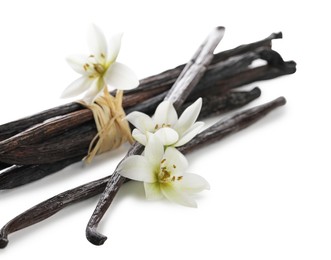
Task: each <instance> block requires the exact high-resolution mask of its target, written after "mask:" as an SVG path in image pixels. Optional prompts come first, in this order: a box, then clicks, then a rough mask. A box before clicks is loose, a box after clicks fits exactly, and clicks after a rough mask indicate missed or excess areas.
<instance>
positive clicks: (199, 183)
mask: <svg viewBox="0 0 331 260" xmlns="http://www.w3.org/2000/svg"><path fill="white" fill-rule="evenodd" d="M179 183H180V186H181V189H182V190H184V191H185V192H189V193H196V192H200V191H203V190H209V189H210V186H209V183H208V182H207V181H206V180H205V179H204V178H203V177H201V176H200V175H197V174H193V173H186V174H185V175H184V176H183V179H181V181H180V182H179Z"/></svg>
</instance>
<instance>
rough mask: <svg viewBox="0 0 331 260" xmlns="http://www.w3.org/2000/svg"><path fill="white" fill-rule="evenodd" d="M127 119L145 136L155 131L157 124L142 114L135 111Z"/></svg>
mask: <svg viewBox="0 0 331 260" xmlns="http://www.w3.org/2000/svg"><path fill="white" fill-rule="evenodd" d="M125 118H126V120H128V121H129V122H130V123H131V124H132V125H134V126H135V127H136V128H138V129H139V130H140V131H141V132H142V133H144V134H145V133H146V132H152V131H154V130H155V124H154V122H153V120H152V118H150V117H149V116H148V115H146V114H144V113H142V112H138V111H134V112H132V113H130V114H128V115H127V116H126V117H125Z"/></svg>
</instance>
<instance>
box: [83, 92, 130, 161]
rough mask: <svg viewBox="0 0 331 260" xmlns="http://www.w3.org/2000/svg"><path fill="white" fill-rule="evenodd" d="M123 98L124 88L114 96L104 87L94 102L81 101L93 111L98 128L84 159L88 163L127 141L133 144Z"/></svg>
mask: <svg viewBox="0 0 331 260" xmlns="http://www.w3.org/2000/svg"><path fill="white" fill-rule="evenodd" d="M122 100H123V91H122V90H118V91H117V93H116V96H115V97H113V96H112V95H110V94H109V92H108V89H107V88H106V87H104V92H103V95H101V96H99V97H98V98H97V99H96V100H95V101H94V102H93V103H92V104H87V103H86V102H84V101H79V103H80V104H81V105H83V106H85V107H86V108H89V109H90V110H91V111H92V113H93V116H94V121H95V125H96V127H97V130H98V133H97V135H96V136H95V137H94V138H93V139H92V141H91V143H90V146H89V150H88V154H87V155H86V156H85V158H84V159H83V160H84V161H85V162H86V163H91V162H92V160H93V158H94V156H95V155H97V154H100V153H104V152H106V151H110V150H113V149H116V148H118V147H119V146H121V145H122V144H123V143H125V142H127V141H129V142H130V143H131V144H132V143H133V142H134V141H133V138H132V136H131V130H130V127H129V123H128V122H127V121H126V120H125V119H124V118H125V112H124V109H123V106H122Z"/></svg>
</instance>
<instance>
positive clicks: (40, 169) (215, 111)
mask: <svg viewBox="0 0 331 260" xmlns="http://www.w3.org/2000/svg"><path fill="white" fill-rule="evenodd" d="M260 94H261V90H260V89H259V88H254V89H252V90H251V91H230V92H228V93H226V94H225V95H223V96H208V97H203V98H202V99H203V102H202V103H203V105H202V109H201V112H200V115H199V119H205V118H208V117H210V116H214V115H220V114H222V113H225V112H228V111H231V110H233V109H236V108H239V107H242V106H244V105H246V104H248V103H249V102H251V101H253V100H255V99H256V98H258V97H259V96H260ZM164 96H165V95H164V94H162V96H161V97H160V100H159V101H158V102H156V103H155V104H149V103H148V102H144V103H145V104H144V103H142V104H139V105H138V106H136V109H134V110H138V111H143V112H144V113H147V114H149V115H151V114H152V113H153V112H154V111H155V109H156V107H157V105H158V104H159V102H160V101H161V100H162V99H163V98H164ZM191 104H192V102H186V103H185V104H184V105H183V108H182V111H183V110H184V109H185V108H186V107H188V106H189V105H191ZM182 111H180V113H181V112H182ZM53 141H54V142H55V143H57V140H56V139H54V140H53ZM82 151H83V154H82V155H78V156H76V157H73V158H70V156H72V154H65V155H64V157H65V158H66V159H63V160H61V161H56V162H53V163H48V164H38V165H35V164H33V165H19V166H13V167H11V168H10V169H8V170H6V171H4V172H3V173H0V190H3V189H12V188H15V187H18V186H21V185H24V184H27V183H30V182H32V181H35V180H38V179H41V178H43V177H46V176H48V175H50V174H52V173H54V172H57V171H59V170H61V169H63V168H65V167H67V166H68V165H70V164H73V163H75V162H78V161H81V160H82V158H83V157H84V155H85V150H82ZM75 154H79V153H78V152H76V153H75ZM68 157H69V158H68ZM7 167H8V165H7Z"/></svg>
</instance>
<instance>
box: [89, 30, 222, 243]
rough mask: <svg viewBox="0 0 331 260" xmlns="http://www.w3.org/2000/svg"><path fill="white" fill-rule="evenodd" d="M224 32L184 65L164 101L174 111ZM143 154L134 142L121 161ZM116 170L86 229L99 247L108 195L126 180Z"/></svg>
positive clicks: (214, 34)
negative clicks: (169, 104) (170, 105)
mask: <svg viewBox="0 0 331 260" xmlns="http://www.w3.org/2000/svg"><path fill="white" fill-rule="evenodd" d="M224 30H225V28H224V27H217V28H215V29H214V30H213V31H212V32H211V33H210V34H209V35H208V37H207V38H206V40H205V41H204V42H203V43H202V45H201V46H200V47H199V48H198V50H197V51H196V52H195V54H194V55H193V57H192V59H191V60H190V61H189V62H188V63H187V64H186V66H185V67H184V69H183V71H182V73H181V74H180V75H179V76H178V78H177V80H176V82H175V83H174V85H173V87H172V88H171V89H170V90H169V92H168V94H167V96H166V97H165V100H169V101H170V102H171V103H172V104H173V105H174V107H175V108H176V109H178V108H180V107H181V106H182V104H183V103H184V102H185V100H186V98H187V96H188V95H189V94H190V92H191V91H192V90H193V88H194V87H195V86H196V85H197V84H198V82H199V80H200V79H201V78H202V76H203V74H204V73H205V71H206V69H207V67H208V65H209V64H210V63H211V61H212V59H213V52H214V50H215V48H216V47H217V45H218V43H219V42H220V41H221V39H222V38H223V35H224ZM142 151H143V147H142V145H141V144H139V143H137V142H136V143H135V144H134V145H133V146H132V147H131V149H130V150H129V152H128V153H127V155H126V156H125V157H124V158H123V160H125V158H127V157H129V156H131V155H133V154H141V153H142ZM117 168H118V167H117ZM117 168H116V170H115V172H114V173H113V174H112V176H111V178H110V180H109V181H108V183H107V186H106V188H105V190H104V192H103V193H102V195H101V197H100V199H99V201H98V204H97V206H96V208H95V210H94V212H93V214H92V216H91V218H90V220H89V222H88V224H87V227H86V238H87V239H88V240H89V241H90V242H91V243H92V244H94V245H102V244H103V243H104V242H105V241H106V239H107V237H106V236H104V235H103V234H101V233H99V232H98V231H97V228H98V225H99V222H100V220H101V219H102V217H103V216H104V214H105V212H106V211H107V209H108V208H109V206H110V204H111V202H112V201H113V198H114V196H110V194H116V193H117V191H118V190H119V188H120V187H121V186H122V184H123V183H124V182H125V180H126V178H124V177H122V176H121V175H120V174H119V172H118V171H117Z"/></svg>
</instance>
